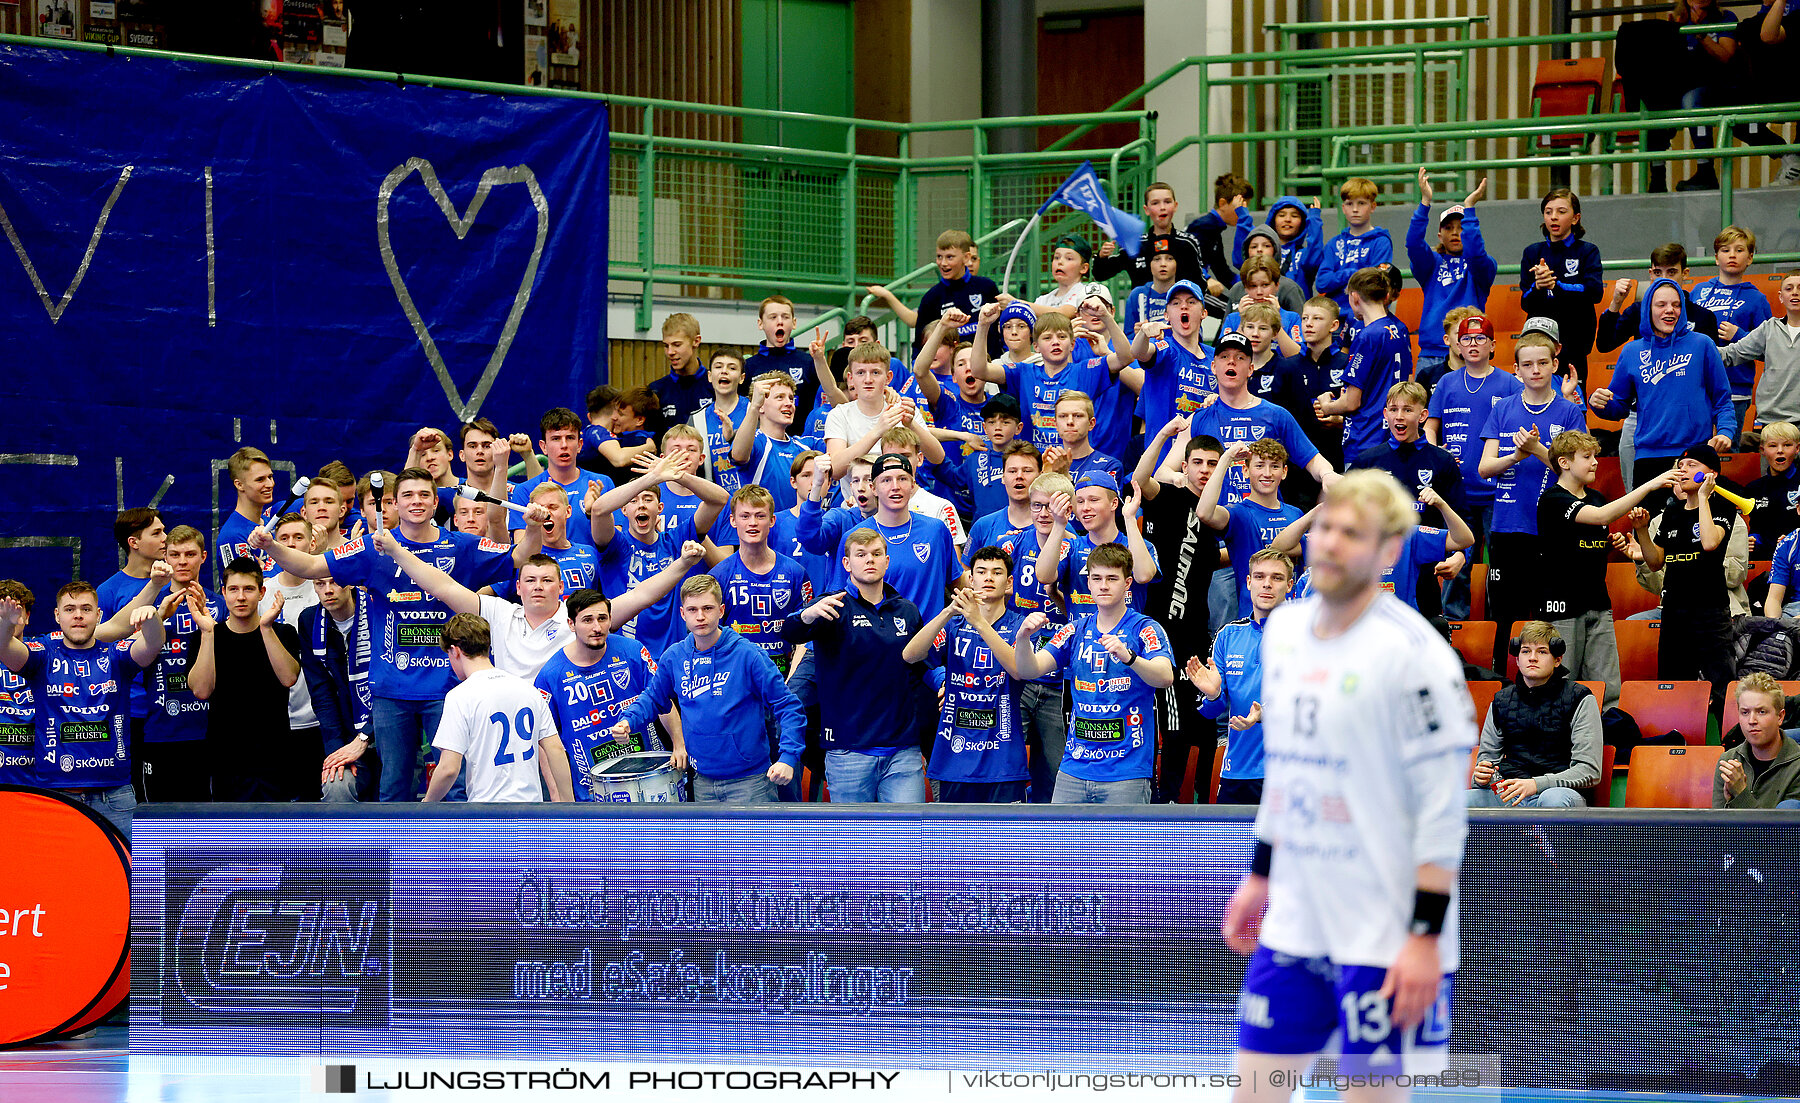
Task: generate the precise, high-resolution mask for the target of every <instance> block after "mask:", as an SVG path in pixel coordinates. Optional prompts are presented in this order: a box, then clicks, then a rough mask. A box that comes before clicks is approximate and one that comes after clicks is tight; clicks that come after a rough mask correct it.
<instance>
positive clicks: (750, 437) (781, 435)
mask: <svg viewBox="0 0 1800 1103" xmlns="http://www.w3.org/2000/svg"><path fill="white" fill-rule="evenodd" d="M794 416H795V402H794V381H793V379H792V378H790V377H789V376H788V374H787V373H786V372H780V371H771V372H764V373H763V374H761V375H759V376H757V377H756V378H755V379H753V380H752V381H751V383H750V400H749V404H748V405H747V406H745V407H744V410H743V420H742V421H740V422H739V423H738V427H737V433H736V434H735V435H734V436H733V437H732V441H731V462H732V463H733V464H734V465H736V467H737V469H738V470H739V471H740V472H742V474H741V476H740V478H741V479H742V480H743V481H742V486H760V487H762V488H763V489H765V490H767V491H768V492H769V493H770V494H772V495H774V496H775V506H776V508H777V509H790V508H792V507H793V505H794V502H795V497H794V488H793V485H792V480H791V479H790V477H789V474H790V468H791V467H792V466H793V462H794V457H795V456H798V455H799V454H800V453H802V452H804V451H806V450H807V449H808V448H809V447H810V443H809V442H808V441H807V440H806V438H804V437H794V436H791V435H790V434H789V429H790V428H791V427H792V426H793V424H794Z"/></svg>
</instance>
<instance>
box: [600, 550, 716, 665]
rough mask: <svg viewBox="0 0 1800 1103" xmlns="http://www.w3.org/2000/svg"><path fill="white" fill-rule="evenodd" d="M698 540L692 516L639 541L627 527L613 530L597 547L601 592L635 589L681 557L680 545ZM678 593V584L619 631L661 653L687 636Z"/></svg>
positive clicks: (615, 594)
mask: <svg viewBox="0 0 1800 1103" xmlns="http://www.w3.org/2000/svg"><path fill="white" fill-rule="evenodd" d="M697 539H699V537H697V536H695V535H694V521H693V518H691V517H690V518H688V519H687V520H685V521H676V522H675V523H673V524H671V525H669V526H668V527H667V528H665V529H663V531H662V532H660V533H657V534H655V535H653V536H651V538H650V539H649V540H648V541H641V540H639V539H638V538H637V537H636V536H633V535H632V534H631V530H630V529H628V528H624V527H620V528H618V529H615V530H614V531H613V538H612V540H611V541H610V542H609V543H608V544H607V545H606V547H604V548H601V549H600V592H601V593H604V594H605V595H606V596H608V597H614V598H616V597H620V596H622V595H624V594H625V593H626V592H627V591H628V590H634V589H636V588H637V587H639V586H641V585H643V584H644V583H645V582H647V581H648V580H649V579H650V578H651V577H652V576H653V575H655V574H656V573H657V572H659V571H661V570H662V569H663V568H664V567H667V566H668V565H669V564H670V562H672V561H673V560H675V559H678V558H680V556H681V545H682V544H684V543H686V542H687V541H689V540H697ZM699 571H700V565H699V564H695V565H694V567H693V569H692V570H690V571H689V572H688V574H687V576H686V577H685V578H684V579H683V581H686V578H692V577H693V576H694V575H695V574H697V573H699ZM680 596H681V587H679V586H677V587H676V588H675V589H673V590H671V591H669V592H668V593H666V594H664V595H663V596H662V598H661V599H659V600H658V601H657V602H656V603H655V604H653V605H651V606H650V607H649V608H647V609H645V610H644V611H643V612H641V613H639V614H638V615H637V616H635V617H633V618H631V620H630V621H629V622H628V623H626V624H624V625H622V626H620V627H619V628H618V631H620V632H623V633H624V634H625V635H627V636H630V637H631V638H632V639H635V640H637V641H638V642H639V643H642V644H643V645H644V646H645V647H646V648H648V649H649V651H650V654H652V655H661V654H662V653H663V652H664V651H666V650H668V648H669V647H670V646H672V645H673V644H674V643H675V641H676V640H679V639H681V638H682V637H683V636H685V635H687V627H686V626H685V625H683V624H682V622H681V611H680V610H681V607H680Z"/></svg>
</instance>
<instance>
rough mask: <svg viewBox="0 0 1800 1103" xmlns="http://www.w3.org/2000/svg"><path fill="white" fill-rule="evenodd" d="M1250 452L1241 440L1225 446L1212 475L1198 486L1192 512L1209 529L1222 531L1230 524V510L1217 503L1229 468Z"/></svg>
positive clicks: (1223, 490)
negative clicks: (1197, 495)
mask: <svg viewBox="0 0 1800 1103" xmlns="http://www.w3.org/2000/svg"><path fill="white" fill-rule="evenodd" d="M1249 454H1250V446H1249V445H1248V444H1245V443H1244V442H1243V441H1241V440H1239V441H1233V442H1232V443H1230V444H1229V445H1226V447H1225V454H1224V455H1222V456H1220V457H1219V466H1218V467H1217V468H1215V469H1214V470H1213V473H1212V477H1211V478H1209V479H1207V480H1206V485H1205V486H1203V487H1201V488H1200V501H1199V504H1197V505H1196V506H1195V507H1194V512H1196V513H1198V514H1199V515H1200V522H1201V523H1202V524H1204V525H1205V526H1206V527H1207V528H1209V529H1217V530H1220V531H1223V530H1224V529H1225V527H1226V526H1228V525H1230V524H1231V511H1230V510H1228V509H1226V508H1225V507H1224V506H1222V505H1220V504H1219V499H1220V498H1221V497H1222V496H1223V495H1224V493H1225V484H1226V482H1228V481H1229V479H1230V476H1231V469H1232V468H1233V467H1236V466H1237V465H1238V463H1239V462H1241V461H1242V460H1243V458H1244V457H1245V456H1247V455H1249Z"/></svg>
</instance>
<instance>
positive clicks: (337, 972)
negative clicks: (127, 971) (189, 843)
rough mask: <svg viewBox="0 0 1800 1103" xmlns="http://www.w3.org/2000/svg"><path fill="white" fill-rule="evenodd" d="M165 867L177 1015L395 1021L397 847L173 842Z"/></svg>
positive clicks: (166, 973) (170, 999)
mask: <svg viewBox="0 0 1800 1103" xmlns="http://www.w3.org/2000/svg"><path fill="white" fill-rule="evenodd" d="M164 870H165V873H164V877H165V884H164V893H163V901H164V902H163V947H162V950H163V958H162V969H163V977H162V1015H163V1019H164V1021H165V1022H219V1023H222V1022H236V1023H246V1024H247V1023H269V1022H271V1021H286V1022H293V1023H296V1024H298V1023H305V1022H306V1021H307V1020H312V1021H313V1022H318V1021H319V1020H320V1019H321V1017H322V1018H323V1019H324V1020H325V1021H326V1022H330V1023H337V1024H343V1025H355V1026H361V1027H385V1026H387V1024H388V1009H389V1006H390V1004H391V1001H392V988H393V982H392V966H391V963H392V961H393V901H392V877H391V875H390V872H389V858H388V852H387V851H386V850H342V851H321V850H312V849H308V850H266V849H265V850H232V851H196V850H170V851H168V852H167V855H166V856H165V858H164Z"/></svg>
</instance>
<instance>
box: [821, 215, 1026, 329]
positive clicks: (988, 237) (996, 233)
mask: <svg viewBox="0 0 1800 1103" xmlns="http://www.w3.org/2000/svg"><path fill="white" fill-rule="evenodd" d="M1027 221H1028V220H1027V219H1023V218H1015V219H1013V220H1012V221H1011V222H1008V223H1006V224H1005V225H1003V226H999V227H996V228H995V229H992V230H989V231H988V232H987V233H985V234H982V235H981V236H979V237H977V238H976V239H975V244H977V245H986V244H987V243H988V242H990V241H993V240H994V239H995V238H997V237H1000V236H1002V235H1003V234H1008V233H1011V232H1012V231H1014V230H1017V229H1019V228H1020V227H1022V226H1024V225H1025V223H1026V222H1027ZM936 268H937V265H936V264H935V263H932V264H921V265H919V267H917V268H915V269H913V270H912V271H910V272H907V273H905V274H904V275H900V276H896V277H895V278H894V279H892V280H889V281H888V282H887V283H885V284H883V285H882V286H883V287H886V288H888V289H889V290H890V291H891V290H893V289H894V288H896V287H905V286H906V285H907V284H910V283H911V282H912V281H914V280H916V279H918V278H920V277H921V276H924V275H926V274H927V273H929V272H932V271H934V270H935V269H936ZM838 290H842V288H839V289H838ZM875 301H876V298H875V296H874V295H865V296H863V299H862V303H861V305H860V306H859V307H858V308H857V313H858V314H868V313H869V308H870V306H872V305H873V304H874V303H875ZM850 317H851V314H850V308H848V307H843V306H834V307H831V308H830V309H828V310H826V311H825V312H824V313H822V314H819V315H817V316H815V317H814V318H813V319H812V321H810V322H808V323H807V324H806V325H804V326H802V327H801V329H817V328H818V327H819V326H822V325H824V324H826V323H827V322H834V321H836V320H838V319H839V318H843V319H845V320H848V319H849V318H850ZM884 320H896V321H897V320H898V319H896V318H895V316H894V314H893V312H892V311H887V312H885V314H884Z"/></svg>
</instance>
